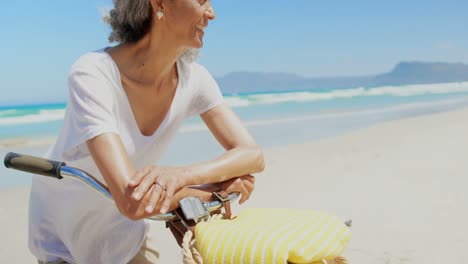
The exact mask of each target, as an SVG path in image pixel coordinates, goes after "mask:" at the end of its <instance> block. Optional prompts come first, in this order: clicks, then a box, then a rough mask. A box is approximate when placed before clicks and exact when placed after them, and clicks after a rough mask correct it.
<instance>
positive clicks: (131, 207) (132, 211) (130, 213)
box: [115, 198, 146, 221]
mask: <svg viewBox="0 0 468 264" xmlns="http://www.w3.org/2000/svg"><path fill="white" fill-rule="evenodd" d="M130 199H131V198H126V199H120V200H119V201H115V202H116V206H117V209H118V210H119V212H120V214H121V215H123V216H125V217H127V218H128V219H130V220H133V221H138V220H141V219H144V218H145V216H146V215H145V213H144V211H141V210H138V209H136V208H138V206H135V201H132V200H130Z"/></svg>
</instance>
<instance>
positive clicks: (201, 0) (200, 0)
mask: <svg viewBox="0 0 468 264" xmlns="http://www.w3.org/2000/svg"><path fill="white" fill-rule="evenodd" d="M197 1H198V3H199V4H200V5H203V4H205V3H206V0H197Z"/></svg>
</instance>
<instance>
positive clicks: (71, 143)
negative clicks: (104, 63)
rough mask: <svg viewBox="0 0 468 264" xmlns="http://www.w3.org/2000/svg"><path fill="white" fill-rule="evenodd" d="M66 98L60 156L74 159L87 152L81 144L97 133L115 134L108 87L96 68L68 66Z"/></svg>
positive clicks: (111, 95)
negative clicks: (62, 153)
mask: <svg viewBox="0 0 468 264" xmlns="http://www.w3.org/2000/svg"><path fill="white" fill-rule="evenodd" d="M68 88H69V100H68V105H67V108H68V109H67V115H66V117H65V121H64V122H65V124H64V125H65V129H66V131H64V132H65V136H66V137H67V138H66V139H64V140H65V144H64V149H63V151H64V157H65V158H67V159H72V160H73V159H78V158H80V157H81V156H82V155H83V154H84V153H83V152H87V148H86V150H84V148H83V146H82V145H83V144H84V143H85V142H86V141H87V140H88V139H91V138H93V137H96V136H98V135H100V134H104V133H109V132H115V133H117V124H116V123H117V122H116V116H115V114H114V111H113V109H114V104H115V97H114V93H113V92H112V86H111V85H110V82H109V81H108V80H107V78H106V77H105V75H104V74H102V72H101V71H99V69H95V70H90V69H72V71H71V72H70V75H69V77H68Z"/></svg>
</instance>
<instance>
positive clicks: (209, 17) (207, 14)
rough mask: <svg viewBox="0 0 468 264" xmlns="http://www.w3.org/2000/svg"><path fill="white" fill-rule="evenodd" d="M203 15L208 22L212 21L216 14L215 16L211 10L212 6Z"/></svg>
mask: <svg viewBox="0 0 468 264" xmlns="http://www.w3.org/2000/svg"><path fill="white" fill-rule="evenodd" d="M205 14H206V16H207V17H208V19H210V20H213V19H215V18H216V14H215V11H214V9H213V6H211V5H209V6H208V7H207V8H206V10H205Z"/></svg>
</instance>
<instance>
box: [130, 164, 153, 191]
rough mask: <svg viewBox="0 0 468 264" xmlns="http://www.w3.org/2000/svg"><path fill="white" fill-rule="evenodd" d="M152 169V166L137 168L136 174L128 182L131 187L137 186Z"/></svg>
mask: <svg viewBox="0 0 468 264" xmlns="http://www.w3.org/2000/svg"><path fill="white" fill-rule="evenodd" d="M150 171H151V169H150V167H144V168H143V169H141V170H137V171H136V172H135V174H133V176H132V177H131V178H130V181H129V182H128V186H129V187H136V186H138V184H140V181H141V179H143V177H145V175H146V174H148V173H149V172H150Z"/></svg>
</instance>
